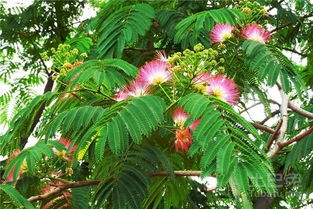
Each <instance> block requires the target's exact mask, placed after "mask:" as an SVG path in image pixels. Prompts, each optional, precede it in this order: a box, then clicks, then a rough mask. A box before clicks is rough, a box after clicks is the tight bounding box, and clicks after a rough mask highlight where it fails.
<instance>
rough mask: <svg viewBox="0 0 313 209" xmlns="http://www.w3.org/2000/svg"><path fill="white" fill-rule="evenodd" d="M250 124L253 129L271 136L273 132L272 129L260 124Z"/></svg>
mask: <svg viewBox="0 0 313 209" xmlns="http://www.w3.org/2000/svg"><path fill="white" fill-rule="evenodd" d="M251 124H252V125H253V126H254V128H257V129H260V130H262V131H266V132H268V133H270V134H273V133H274V132H275V130H274V129H271V128H270V127H268V126H265V125H262V124H260V123H255V122H254V123H251Z"/></svg>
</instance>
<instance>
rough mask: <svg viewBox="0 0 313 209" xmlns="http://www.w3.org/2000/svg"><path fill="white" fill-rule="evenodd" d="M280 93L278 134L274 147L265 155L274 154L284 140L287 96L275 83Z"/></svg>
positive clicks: (286, 119) (271, 155)
mask: <svg viewBox="0 0 313 209" xmlns="http://www.w3.org/2000/svg"><path fill="white" fill-rule="evenodd" d="M277 86H278V88H279V91H280V95H281V106H280V113H281V126H280V128H279V134H278V136H277V142H276V144H275V145H274V147H273V148H272V149H271V150H269V152H268V153H267V155H268V156H269V157H270V158H272V157H273V156H274V155H276V154H277V152H278V151H279V150H280V144H281V143H282V142H283V141H284V137H285V133H286V131H287V125H288V124H287V123H288V111H287V107H288V101H289V99H288V96H287V95H286V94H285V93H284V91H283V90H282V89H281V87H280V85H279V84H277Z"/></svg>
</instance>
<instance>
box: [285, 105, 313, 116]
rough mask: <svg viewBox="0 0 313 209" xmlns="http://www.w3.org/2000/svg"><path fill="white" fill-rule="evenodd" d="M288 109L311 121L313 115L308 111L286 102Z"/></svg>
mask: <svg viewBox="0 0 313 209" xmlns="http://www.w3.org/2000/svg"><path fill="white" fill-rule="evenodd" d="M288 107H289V108H290V109H292V110H293V111H294V112H296V113H298V114H300V115H302V116H305V117H307V118H310V119H313V113H311V112H309V111H306V110H304V109H302V108H300V107H297V106H296V105H295V104H293V103H292V102H290V101H289V102H288Z"/></svg>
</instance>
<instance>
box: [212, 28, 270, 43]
mask: <svg viewBox="0 0 313 209" xmlns="http://www.w3.org/2000/svg"><path fill="white" fill-rule="evenodd" d="M234 29H235V27H234V26H232V25H229V24H216V25H215V26H214V28H213V29H212V31H211V34H210V38H211V41H212V43H222V42H224V41H226V40H227V39H229V38H231V37H233V36H234V34H233V30H234ZM270 35H271V33H270V32H267V31H266V30H265V29H264V28H263V27H262V26H260V25H258V24H255V23H253V24H249V25H246V26H245V27H244V28H243V29H242V30H241V37H242V38H244V39H246V40H252V41H258V42H260V43H265V42H267V41H268V39H269V37H270Z"/></svg>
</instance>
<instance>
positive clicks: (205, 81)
mask: <svg viewBox="0 0 313 209" xmlns="http://www.w3.org/2000/svg"><path fill="white" fill-rule="evenodd" d="M193 83H194V86H195V88H197V89H198V90H199V91H201V92H202V93H204V94H207V95H212V96H215V97H216V98H218V99H220V100H222V101H224V102H227V103H229V104H231V105H236V104H237V103H238V99H239V91H238V89H237V86H236V84H235V82H234V81H233V80H231V79H230V78H227V77H226V76H224V75H221V74H218V75H212V74H209V73H203V74H200V75H198V76H197V77H196V78H195V79H194V80H193Z"/></svg>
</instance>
